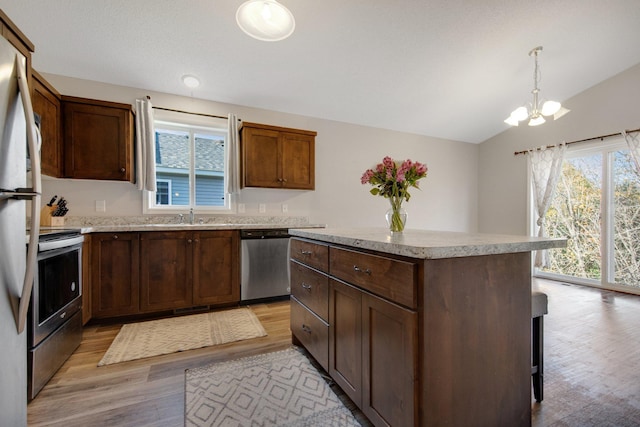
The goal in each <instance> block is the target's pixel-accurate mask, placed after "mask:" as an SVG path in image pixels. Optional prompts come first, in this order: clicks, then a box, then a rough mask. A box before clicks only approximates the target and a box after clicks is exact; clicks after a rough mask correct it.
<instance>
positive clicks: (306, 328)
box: [302, 323, 311, 334]
mask: <svg viewBox="0 0 640 427" xmlns="http://www.w3.org/2000/svg"><path fill="white" fill-rule="evenodd" d="M302 331H303V332H306V333H308V334H310V333H311V328H310V327H308V326H307V325H305V324H304V323H303V324H302Z"/></svg>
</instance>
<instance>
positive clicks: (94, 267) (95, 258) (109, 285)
mask: <svg viewBox="0 0 640 427" xmlns="http://www.w3.org/2000/svg"><path fill="white" fill-rule="evenodd" d="M139 239H140V235H139V234H138V233H97V234H94V235H92V236H91V259H92V261H91V300H92V310H91V311H92V316H93V317H94V318H105V317H114V316H123V315H128V314H136V313H138V312H139V310H140V305H139V296H140V282H139V275H138V272H139V268H140V266H139V260H140V258H139V243H140V241H139Z"/></svg>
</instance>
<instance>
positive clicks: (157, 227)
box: [65, 223, 324, 234]
mask: <svg viewBox="0 0 640 427" xmlns="http://www.w3.org/2000/svg"><path fill="white" fill-rule="evenodd" d="M70 227H73V226H66V227H65V228H70ZM289 227H291V226H288V225H286V224H260V223H255V224H226V223H209V224H207V223H204V224H199V223H195V224H113V225H91V226H80V227H74V228H79V229H80V230H81V232H82V234H88V233H103V232H106V233H109V232H119V233H122V232H136V231H191V230H211V231H215V230H273V229H279V230H281V229H285V230H286V229H288V228H289ZM295 227H296V228H300V227H302V228H321V227H324V225H321V224H304V225H296V226H295Z"/></svg>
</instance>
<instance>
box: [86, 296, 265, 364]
mask: <svg viewBox="0 0 640 427" xmlns="http://www.w3.org/2000/svg"><path fill="white" fill-rule="evenodd" d="M265 335H267V333H266V332H265V330H264V328H263V327H262V324H261V323H260V320H258V318H257V317H256V315H255V314H254V313H253V311H251V309H249V308H238V309H234V310H226V311H216V312H210V313H203V314H192V315H190V316H180V317H172V318H168V319H160V320H151V321H148V322H141V323H131V324H128V325H123V326H122V329H120V332H118V335H117V336H116V338H115V339H114V340H113V342H112V343H111V346H110V347H109V349H108V350H107V352H106V353H105V355H104V357H103V358H102V360H101V361H100V362H99V363H98V366H104V365H111V364H113V363H119V362H125V361H128V360H135V359H142V358H144V357H151V356H159V355H161V354H170V353H175V352H177V351H184V350H193V349H195V348H202V347H208V346H211V345H217V344H224V343H228V342H233V341H240V340H246V339H250V338H257V337H263V336H265Z"/></svg>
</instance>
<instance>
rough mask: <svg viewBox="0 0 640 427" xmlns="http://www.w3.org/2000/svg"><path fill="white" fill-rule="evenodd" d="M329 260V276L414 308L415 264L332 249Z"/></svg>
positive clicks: (415, 302) (416, 293)
mask: <svg viewBox="0 0 640 427" xmlns="http://www.w3.org/2000/svg"><path fill="white" fill-rule="evenodd" d="M329 259H330V261H329V272H330V274H331V275H332V276H335V277H337V278H339V279H342V280H344V281H345V282H348V283H351V284H353V285H356V286H359V287H360V288H362V289H365V290H367V291H370V292H372V293H374V294H376V295H378V296H381V297H383V298H386V299H388V300H390V301H393V302H396V303H398V304H401V305H404V306H405V307H409V308H413V309H416V308H417V305H418V292H417V278H418V265H417V264H415V263H412V262H407V261H401V260H397V259H391V258H386V257H382V256H378V255H371V254H363V253H360V252H354V251H351V250H348V249H343V248H338V247H334V246H332V247H331V248H330V250H329Z"/></svg>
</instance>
